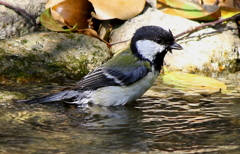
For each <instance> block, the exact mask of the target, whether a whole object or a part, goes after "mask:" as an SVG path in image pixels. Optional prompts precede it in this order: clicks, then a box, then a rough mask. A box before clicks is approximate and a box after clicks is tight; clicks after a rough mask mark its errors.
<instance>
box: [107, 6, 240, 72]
mask: <svg viewBox="0 0 240 154" xmlns="http://www.w3.org/2000/svg"><path fill="white" fill-rule="evenodd" d="M199 24H200V23H198V22H195V21H191V20H188V19H185V18H181V17H177V16H171V15H167V14H164V13H162V12H161V11H159V10H157V9H155V8H147V9H145V11H144V12H143V13H142V14H140V15H138V16H136V17H134V18H132V19H129V20H127V21H126V22H125V23H124V24H123V25H121V26H116V27H115V28H114V30H113V32H112V34H111V36H112V37H111V43H116V42H121V41H125V40H129V39H130V38H131V37H132V35H133V33H134V32H135V30H136V29H137V28H139V27H141V26H145V25H156V26H161V27H163V28H165V29H170V30H171V31H172V33H173V35H174V36H175V35H177V34H179V33H181V32H183V31H185V30H188V29H190V28H193V27H196V26H198V25H199ZM228 26H229V24H228ZM234 26H235V25H234V24H233V26H231V27H234ZM235 27H236V26H235ZM221 28H222V27H220V29H221ZM213 31H215V29H213V28H205V29H202V30H199V31H197V32H195V33H192V34H191V35H189V38H187V39H181V40H178V41H177V42H178V43H179V44H180V45H181V46H182V47H183V48H184V49H183V50H173V54H170V53H168V54H167V55H166V58H165V66H166V67H167V69H168V70H174V71H184V72H194V73H195V72H218V71H219V68H220V67H221V68H225V69H228V70H235V71H237V70H238V69H239V65H240V64H239V63H237V59H240V39H239V37H238V36H237V30H227V31H224V32H221V33H213V34H209V35H203V34H206V33H211V32H213ZM128 43H129V42H125V43H119V44H117V45H114V46H113V47H112V52H113V53H116V52H118V51H119V50H122V49H123V48H125V46H126V45H127V44H128Z"/></svg>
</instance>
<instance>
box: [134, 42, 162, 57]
mask: <svg viewBox="0 0 240 154" xmlns="http://www.w3.org/2000/svg"><path fill="white" fill-rule="evenodd" d="M136 47H137V49H138V52H139V54H141V55H142V56H143V57H144V58H146V59H148V60H150V61H153V60H154V58H155V56H156V55H157V53H161V52H162V51H163V50H165V49H166V46H165V45H160V44H158V43H156V42H154V41H150V40H139V41H137V42H136Z"/></svg>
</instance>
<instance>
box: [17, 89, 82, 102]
mask: <svg viewBox="0 0 240 154" xmlns="http://www.w3.org/2000/svg"><path fill="white" fill-rule="evenodd" d="M79 95H80V93H79V92H78V91H74V90H66V91H61V92H58V93H54V94H50V95H46V96H42V97H37V98H33V99H29V100H17V102H23V103H27V104H35V103H48V102H57V101H62V100H71V99H74V98H77V97H79Z"/></svg>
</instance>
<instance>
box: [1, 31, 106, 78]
mask: <svg viewBox="0 0 240 154" xmlns="http://www.w3.org/2000/svg"><path fill="white" fill-rule="evenodd" d="M109 57H110V53H109V49H108V48H107V46H106V44H105V43H103V42H101V41H99V40H98V39H96V38H92V37H89V36H87V35H82V34H74V33H71V34H69V33H57V32H38V33H32V34H28V35H24V36H22V37H19V38H13V39H6V40H2V41H0V79H1V80H0V81H1V82H0V83H5V82H7V81H8V80H13V81H17V82H24V81H25V80H26V82H29V81H30V80H59V79H64V78H65V77H67V78H69V79H75V80H80V79H81V77H82V76H84V75H86V74H87V73H88V72H89V71H90V70H93V69H94V68H96V67H97V66H99V65H101V64H102V63H103V62H105V61H107V60H108V59H109Z"/></svg>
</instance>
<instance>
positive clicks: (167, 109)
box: [0, 80, 240, 154]
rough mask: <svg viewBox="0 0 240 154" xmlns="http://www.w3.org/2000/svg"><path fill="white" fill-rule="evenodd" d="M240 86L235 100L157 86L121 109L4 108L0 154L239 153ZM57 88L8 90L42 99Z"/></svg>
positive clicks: (0, 110) (0, 120)
mask: <svg viewBox="0 0 240 154" xmlns="http://www.w3.org/2000/svg"><path fill="white" fill-rule="evenodd" d="M235 81H236V80H235ZM159 82H160V81H159ZM238 84H239V83H235V84H232V82H229V83H228V85H230V87H231V90H232V91H233V92H234V93H232V94H217V93H216V94H212V95H207V96H206V95H200V94H198V93H194V92H189V91H188V92H183V91H179V90H176V89H173V88H171V87H167V86H161V87H156V86H155V87H153V88H152V90H154V91H155V93H154V95H153V94H150V95H145V96H144V97H143V98H141V99H139V100H138V101H137V102H136V103H135V104H131V105H129V106H120V107H101V106H91V105H90V106H89V107H88V108H75V107H74V106H64V105H62V104H53V105H41V104H33V105H26V104H21V103H19V104H17V103H13V102H5V103H2V104H1V107H0V153H10V154H12V153H24V154H25V153H38V154H41V153H44V154H45V153H61V154H65V153H156V154H157V153H211V154H212V153H238V152H239V150H240V112H239V111H240V105H239V103H240V92H239V85H238ZM56 86H57V85H55V84H54V85H53V86H47V87H46V86H43V88H42V86H30V87H27V86H25V87H24V89H22V88H23V86H22V85H21V86H19V87H14V88H13V87H4V89H5V90H6V89H8V88H9V89H14V90H17V91H20V90H21V91H22V90H26V91H25V93H31V95H36V94H37V95H41V94H42V93H46V92H49V91H54V90H56V89H57V88H60V87H61V86H59V87H57V88H53V87H56ZM63 86H65V85H63ZM26 87H27V88H26Z"/></svg>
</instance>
